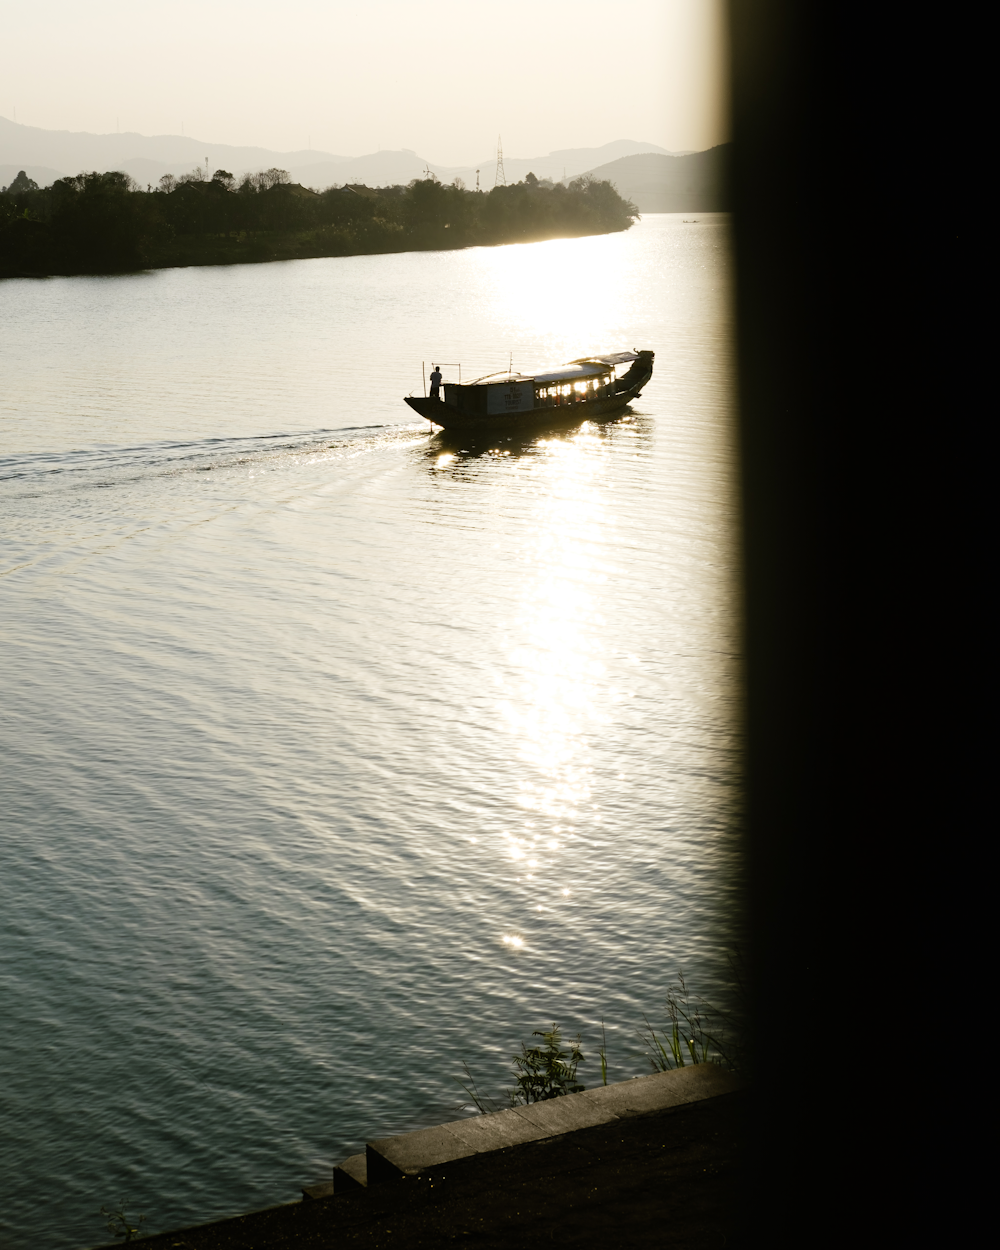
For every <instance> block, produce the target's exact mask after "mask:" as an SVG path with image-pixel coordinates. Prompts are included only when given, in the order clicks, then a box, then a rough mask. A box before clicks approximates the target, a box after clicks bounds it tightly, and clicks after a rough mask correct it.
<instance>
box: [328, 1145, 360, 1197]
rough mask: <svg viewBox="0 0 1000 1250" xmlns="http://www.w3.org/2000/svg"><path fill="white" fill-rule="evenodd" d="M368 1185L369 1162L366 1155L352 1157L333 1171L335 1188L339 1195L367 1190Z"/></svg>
mask: <svg viewBox="0 0 1000 1250" xmlns="http://www.w3.org/2000/svg"><path fill="white" fill-rule="evenodd" d="M367 1185H368V1160H367V1158H366V1156H365V1155H363V1154H361V1155H351V1157H350V1158H349V1159H345V1160H344V1162H343V1163H338V1164H337V1166H336V1167H335V1168H334V1169H333V1188H334V1189H335V1190H336V1192H337V1193H338V1194H342V1193H344V1191H345V1190H350V1189H354V1190H358V1189H365V1188H367Z"/></svg>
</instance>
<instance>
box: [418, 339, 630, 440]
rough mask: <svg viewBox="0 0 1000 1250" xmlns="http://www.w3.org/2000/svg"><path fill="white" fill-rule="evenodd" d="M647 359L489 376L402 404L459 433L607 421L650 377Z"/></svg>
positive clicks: (598, 360)
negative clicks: (440, 395)
mask: <svg viewBox="0 0 1000 1250" xmlns="http://www.w3.org/2000/svg"><path fill="white" fill-rule="evenodd" d="M653 355H654V353H653V352H647V351H634V352H612V353H610V354H609V355H607V356H584V357H582V358H581V359H580V360H571V361H570V362H569V364H565V365H557V366H555V367H554V368H545V369H539V370H538V372H537V373H530V374H526V373H491V374H489V375H488V376H487V377H485V378H477V379H476V380H475V381H474V382H466V383H465V384H464V385H463V384H462V383H460V382H444V383H442V386H441V389H442V390H443V391H444V398H443V399H438V398H433V399H430V398H427V397H426V396H424V397H421V396H413V395H410V396H408V397H407V399H406V402H407V403H408V404H409V405H410V407H411V408H412V409H413V411H414V412H417V413H419V414H420V416H422V417H424V418H425V419H426V420H428V421H430V422H432V423H433V424H434V425H440V426H443V427H444V428H445V429H446V430H456V431H459V430H460V431H463V432H472V431H475V430H477V429H482V430H484V431H485V430H490V431H491V432H492V431H493V430H495V429H497V428H498V427H502V428H505V429H506V428H512V427H518V428H521V427H524V426H527V425H549V424H553V423H555V422H558V421H562V420H566V421H584V420H587V419H588V418H591V417H607V416H611V415H612V414H614V413H616V412H620V411H621V410H622V409H623V408H624V407H625V406H626V404H629V403H631V401H632V400H633V399H636V398H637V397H638V396H639V394H640V392H641V391H642V388H643V387H644V386H645V385H646V383H647V382H648V381H649V379H650V378H651V377H652V376H653ZM625 365H628V366H629V368H628V369H627V370H626V369H624V366H625Z"/></svg>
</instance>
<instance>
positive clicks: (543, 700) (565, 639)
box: [500, 425, 614, 916]
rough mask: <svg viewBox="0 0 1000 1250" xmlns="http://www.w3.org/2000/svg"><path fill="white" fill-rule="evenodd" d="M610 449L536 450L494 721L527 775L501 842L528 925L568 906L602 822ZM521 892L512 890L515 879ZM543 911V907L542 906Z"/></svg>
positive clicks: (552, 443) (576, 445)
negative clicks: (596, 749) (598, 805)
mask: <svg viewBox="0 0 1000 1250" xmlns="http://www.w3.org/2000/svg"><path fill="white" fill-rule="evenodd" d="M607 454H608V448H607V445H606V442H605V439H604V438H602V437H601V435H600V434H599V432H598V431H597V430H596V429H595V428H594V427H592V426H588V425H584V426H583V427H582V428H581V430H580V432H579V433H578V434H576V435H575V436H573V437H571V438H568V439H558V438H552V439H550V440H542V441H541V442H540V443H539V444H538V445H537V452H536V455H535V456H533V457H532V458H531V461H530V465H531V470H532V474H533V476H534V477H535V478H536V484H537V487H538V496H537V497H538V504H537V508H536V510H535V512H534V515H533V516H532V518H531V522H532V523H531V526H530V534H531V536H530V538H529V539H528V540H527V541H526V542H525V545H524V548H523V550H522V553H521V555H522V559H523V561H524V564H525V576H524V579H523V590H522V595H521V601H520V604H519V607H518V610H517V612H516V613H515V616H514V619H513V621H512V622H511V629H510V635H509V637H510V649H509V652H508V655H507V661H508V667H507V672H508V677H507V679H506V681H505V682H504V685H505V686H506V690H505V697H504V698H503V699H502V700H501V704H500V707H501V712H502V715H503V718H504V722H505V723H506V726H507V729H508V731H509V733H510V734H511V736H512V738H513V740H514V742H515V743H516V748H515V749H516V752H517V754H518V755H519V757H520V759H521V761H522V763H523V765H524V770H523V774H522V780H521V782H520V792H519V793H518V795H517V796H516V800H515V801H516V804H517V806H518V808H519V809H520V812H521V815H520V818H519V819H518V822H517V823H518V824H519V826H520V827H519V828H515V829H511V830H509V831H508V832H507V833H506V834H505V835H504V837H505V842H506V848H507V854H508V857H509V861H510V863H511V864H512V866H514V867H515V868H516V867H521V866H524V867H526V868H528V869H530V870H531V872H529V873H528V874H526V876H525V877H524V878H523V882H524V883H526V884H527V888H528V891H529V893H530V895H531V896H533V897H526V898H525V901H526V902H527V903H529V905H530V907H531V910H533V911H534V912H535V914H536V916H537V913H538V912H539V911H542V910H547V909H548V906H549V905H556V904H560V905H564V906H565V905H567V900H569V898H570V897H571V889H570V887H571V885H572V882H571V881H567V880H566V877H567V873H568V872H570V871H572V863H573V858H571V857H570V854H567V852H570V853H571V855H572V856H573V857H575V856H576V855H577V854H578V847H579V845H580V844H579V843H577V844H576V845H574V842H575V840H576V837H577V829H578V827H579V826H580V825H582V824H585V823H586V822H590V823H596V822H599V820H600V816H599V814H598V813H597V811H596V809H595V807H594V804H593V802H592V799H593V787H592V773H593V768H592V767H591V766H590V764H589V762H588V761H589V751H590V746H589V740H590V735H591V734H592V733H593V732H594V731H595V730H596V729H598V728H599V727H600V726H601V725H603V724H605V723H607V721H608V719H609V714H608V711H607V709H606V706H605V705H606V703H607V699H606V692H605V690H604V678H605V676H606V669H605V664H604V661H603V659H602V653H603V650H604V646H605V642H604V639H603V637H602V634H601V628H602V625H603V619H602V616H601V591H602V588H603V587H604V585H605V583H606V582H607V579H608V577H609V575H610V574H612V573H613V571H614V570H613V567H612V566H611V564H610V563H609V557H608V551H609V550H610V548H609V545H608V531H609V529H611V528H613V525H614V518H613V517H612V516H611V515H609V513H608V509H607V506H606V502H605V498H604V492H603V489H602V484H603V480H604V473H605V471H606V457H607ZM518 880H519V881H521V880H522V879H521V878H518ZM543 905H544V906H543Z"/></svg>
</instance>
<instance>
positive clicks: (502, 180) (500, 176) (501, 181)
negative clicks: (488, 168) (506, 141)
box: [493, 135, 507, 187]
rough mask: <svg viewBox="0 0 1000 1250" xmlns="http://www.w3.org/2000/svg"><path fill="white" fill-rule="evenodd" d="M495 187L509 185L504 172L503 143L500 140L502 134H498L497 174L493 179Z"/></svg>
mask: <svg viewBox="0 0 1000 1250" xmlns="http://www.w3.org/2000/svg"><path fill="white" fill-rule="evenodd" d="M493 185H494V186H495V187H505V186H506V185H507V175H506V174H505V173H504V172H503V144H502V143H501V142H500V136H499V135H497V175H496V177H495V178H494V179H493Z"/></svg>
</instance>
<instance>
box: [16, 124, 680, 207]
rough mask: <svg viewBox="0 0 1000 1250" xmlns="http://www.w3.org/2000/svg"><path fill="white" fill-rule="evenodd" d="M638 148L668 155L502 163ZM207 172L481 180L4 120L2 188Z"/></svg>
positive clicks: (543, 174)
mask: <svg viewBox="0 0 1000 1250" xmlns="http://www.w3.org/2000/svg"><path fill="white" fill-rule="evenodd" d="M636 153H656V154H660V155H677V153H668V152H667V149H666V148H661V147H657V145H656V144H655V143H639V142H636V141H635V140H632V139H617V140H615V141H614V142H613V143H605V144H604V145H603V146H602V147H598V148H570V149H567V150H566V151H560V152H550V153H549V154H548V155H547V156H533V157H530V158H524V157H507V158H506V159H505V161H504V169H505V173H506V177H507V181H508V182H517V181H519V180H520V179H521V178H523V177H524V175H525V174H527V173H528V172H529V171H530V172H531V173H534V174H535V176H536V177H538V178H552V179H554V180H558V179H561V178H564V177H566V178H574V177H576V176H577V175H579V174H582V173H585V172H586V171H587V170H589V169H592V168H594V167H595V166H598V165H604V164H607V163H608V162H609V161H615V160H617V159H619V158H621V157H625V156H632V155H634V154H636ZM206 160H207V162H208V171H209V173H210V174H211V173H213V172H214V171H215V170H216V169H227V170H229V172H230V173H232V174H236V175H237V176H239V175H240V174H241V173H244V172H246V171H247V170H250V171H253V170H258V169H269V168H271V167H272V166H277V167H278V168H279V169H287V170H288V172H289V174H290V175H291V178H292V181H293V182H301V183H302V184H303V185H304V186H308V187H318V188H322V187H327V186H330V185H331V184H333V183H340V184H343V183H345V182H354V183H365V184H366V185H368V186H370V187H377V186H391V185H393V184H396V183H408V182H409V181H410V180H411V179H413V178H420V177H423V176H424V171H425V170H427V169H430V170H431V171H432V172H433V173H435V174H436V175H437V176H438V177H439V178H440V179H441V180H442V181H445V182H450V181H451V180H452V179H453V178H455V177H461V178H464V179H465V181H466V183H467V184H468V185H469V186H470V187H474V186H475V185H476V169H477V166H476V165H463V166H446V165H439V164H436V163H435V162H433V161H427V160H426V159H425V158H424V157H422V156H418V155H417V153H416V152H411V151H408V150H405V149H404V150H403V151H400V152H389V151H385V152H372V153H370V154H369V155H367V156H356V157H350V156H336V155H335V154H334V153H332V152H318V151H311V150H309V149H302V150H300V151H297V152H275V151H272V150H270V149H269V148H255V147H233V146H232V145H230V144H224V143H205V142H203V141H202V140H200V139H192V138H188V137H186V136H184V135H140V134H134V133H126V134H108V135H93V134H87V133H85V132H80V131H69V130H42V129H41V128H39V127H37V126H23V125H20V124H18V123H16V122H12V121H10V120H8V119H7V118H0V186H7V185H8V184H9V183H10V182H11V181H12V180H13V179H14V177H15V176H16V174H17V171H18V170H19V169H23V170H24V171H25V172H26V173H27V174H28V176H29V177H30V178H34V180H35V181H36V182H37V183H38V184H39V186H47V185H48V184H49V183H51V182H53V181H54V180H55V179H56V178H62V177H64V176H66V175H67V174H77V173H79V172H80V171H81V170H83V169H87V170H90V169H97V170H102V171H103V170H106V169H121V170H124V171H125V172H126V173H128V174H131V175H132V177H133V178H134V179H135V180H136V182H138V183H139V184H140V185H141V184H144V183H148V184H151V185H153V186H155V185H156V183H157V182H158V181H159V179H160V177H161V176H162V175H163V174H167V173H170V174H182V173H186V172H187V171H188V170H190V169H191V168H192V167H193V166H194V165H201V166H202V167H203V168H204V167H205V162H206ZM478 168H479V170H480V185H481V186H482V188H483V189H484V190H486V191H488V190H489V189H490V188H491V187H492V186H493V183H494V178H495V174H496V157H495V156H494V155H489V156H486V157H485V158H484V159H483V160H482V161H481V162H480V163H479V165H478Z"/></svg>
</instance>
